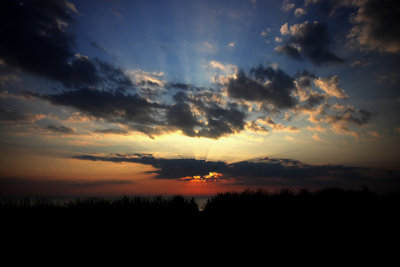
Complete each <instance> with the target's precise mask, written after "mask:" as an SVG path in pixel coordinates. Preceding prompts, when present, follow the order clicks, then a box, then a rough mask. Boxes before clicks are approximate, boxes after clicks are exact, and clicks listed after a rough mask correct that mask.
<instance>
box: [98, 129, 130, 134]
mask: <svg viewBox="0 0 400 267" xmlns="http://www.w3.org/2000/svg"><path fill="white" fill-rule="evenodd" d="M94 132H95V133H103V134H127V133H129V132H128V131H126V130H124V129H115V128H109V129H100V130H96V131H94Z"/></svg>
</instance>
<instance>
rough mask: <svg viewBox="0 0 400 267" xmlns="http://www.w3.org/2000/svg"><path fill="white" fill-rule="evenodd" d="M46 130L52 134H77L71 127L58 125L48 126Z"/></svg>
mask: <svg viewBox="0 0 400 267" xmlns="http://www.w3.org/2000/svg"><path fill="white" fill-rule="evenodd" d="M46 129H47V130H50V131H52V132H55V133H63V134H73V133H75V130H74V129H72V128H71V127H67V126H63V125H60V126H57V125H52V124H51V125H49V126H47V127H46Z"/></svg>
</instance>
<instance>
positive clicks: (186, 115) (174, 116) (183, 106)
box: [166, 102, 200, 137]
mask: <svg viewBox="0 0 400 267" xmlns="http://www.w3.org/2000/svg"><path fill="white" fill-rule="evenodd" d="M166 117H167V123H168V125H170V126H174V127H176V128H178V129H180V130H182V132H183V133H184V134H185V135H187V136H192V137H193V136H196V133H195V131H194V127H196V126H200V123H199V122H198V120H197V118H196V116H195V115H194V114H193V112H192V110H191V108H190V106H189V104H187V103H184V102H177V103H175V104H173V105H172V106H170V107H169V108H168V111H167V114H166Z"/></svg>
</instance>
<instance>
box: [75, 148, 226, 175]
mask: <svg viewBox="0 0 400 267" xmlns="http://www.w3.org/2000/svg"><path fill="white" fill-rule="evenodd" d="M73 158H75V159H80V160H92V161H109V162H116V163H120V162H132V163H141V164H145V165H151V166H152V167H154V168H156V169H157V170H155V171H150V172H149V173H156V174H157V175H156V177H155V178H156V179H179V178H185V177H188V176H197V175H200V176H203V175H207V174H209V173H210V172H221V171H222V170H223V169H224V168H225V166H226V163H225V162H222V161H205V160H197V159H165V158H155V157H153V156H152V155H149V154H143V155H142V154H126V155H122V154H118V155H117V154H116V155H111V156H110V157H99V156H92V155H81V156H75V157H73Z"/></svg>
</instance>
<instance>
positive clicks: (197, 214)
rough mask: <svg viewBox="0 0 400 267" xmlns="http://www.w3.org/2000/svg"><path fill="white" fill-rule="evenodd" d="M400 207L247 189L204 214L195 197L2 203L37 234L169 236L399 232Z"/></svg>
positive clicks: (350, 197)
mask: <svg viewBox="0 0 400 267" xmlns="http://www.w3.org/2000/svg"><path fill="white" fill-rule="evenodd" d="M399 204H400V194H398V193H392V194H376V193H374V192H371V191H369V190H367V189H364V190H361V191H349V190H342V189H339V188H329V189H323V190H320V191H316V192H310V191H308V190H301V191H298V192H294V191H291V190H289V189H282V190H281V191H280V192H278V193H270V192H267V191H265V190H263V189H257V190H251V189H248V190H245V191H242V192H225V193H219V194H217V195H215V196H212V197H210V198H209V199H208V201H207V204H206V205H205V207H204V211H199V208H198V206H197V204H196V203H195V200H194V199H193V198H192V199H188V198H184V197H183V196H174V197H169V198H168V197H161V196H155V197H139V196H124V197H121V198H116V199H104V198H86V199H77V200H74V201H69V202H64V203H61V202H57V201H54V200H52V199H49V198H23V199H3V200H2V201H1V204H0V211H1V214H2V218H3V220H2V222H3V223H8V224H9V225H11V226H13V227H14V226H16V225H20V226H22V227H25V229H31V230H32V231H36V229H38V227H39V229H43V228H46V227H47V228H48V227H50V229H53V230H55V231H58V230H57V229H59V227H62V228H63V229H64V230H67V231H68V229H69V230H71V229H77V228H78V229H81V230H82V229H86V230H85V231H87V230H90V231H95V230H96V231H103V230H101V229H107V228H111V229H115V230H121V229H152V230H153V231H161V230H160V229H164V230H162V231H164V232H165V231H169V230H170V229H177V228H179V229H180V230H182V229H186V230H190V229H192V228H194V229H202V230H201V231H207V229H212V230H213V231H216V230H218V229H219V230H218V231H220V230H222V231H224V230H226V229H227V228H229V227H230V228H235V229H236V230H235V231H238V230H239V229H241V230H242V231H243V230H244V229H246V231H252V230H254V229H258V231H260V229H286V230H285V231H292V232H307V231H310V230H312V229H321V228H327V227H329V229H336V230H338V229H341V230H345V231H348V232H349V231H353V230H354V229H364V230H367V231H370V230H371V229H372V228H377V227H379V228H382V229H394V228H395V227H397V226H396V225H397V223H398V222H399V220H398V218H397V217H398V216H397V213H398V210H399ZM138 225H139V226H140V227H135V226H138ZM27 227H28V228H27ZM35 227H36V228H35ZM368 229H369V230H368ZM226 234H228V233H226Z"/></svg>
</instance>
